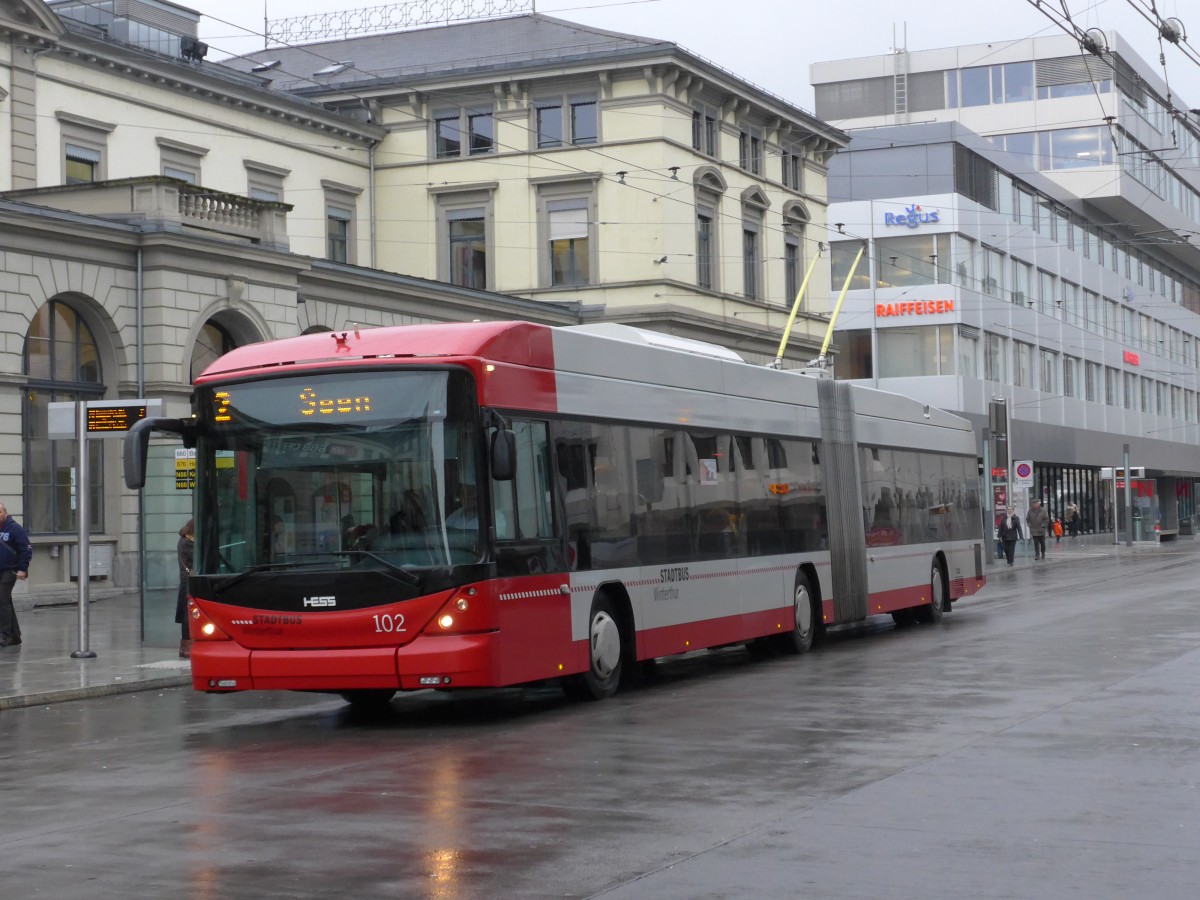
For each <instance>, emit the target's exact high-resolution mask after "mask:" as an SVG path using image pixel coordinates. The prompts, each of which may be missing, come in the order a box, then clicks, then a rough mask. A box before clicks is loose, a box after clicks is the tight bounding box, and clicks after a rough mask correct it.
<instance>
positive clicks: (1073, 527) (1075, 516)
mask: <svg viewBox="0 0 1200 900" xmlns="http://www.w3.org/2000/svg"><path fill="white" fill-rule="evenodd" d="M1079 525H1080V521H1079V507H1078V506H1076V505H1075V504H1074V503H1068V504H1067V534H1069V535H1070V536H1071V537H1075V536H1077V535H1078V534H1079Z"/></svg>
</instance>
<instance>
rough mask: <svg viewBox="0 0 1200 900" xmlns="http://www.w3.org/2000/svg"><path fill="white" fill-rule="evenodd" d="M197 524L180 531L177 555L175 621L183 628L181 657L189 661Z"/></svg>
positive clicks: (192, 522) (186, 526)
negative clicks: (190, 595)
mask: <svg viewBox="0 0 1200 900" xmlns="http://www.w3.org/2000/svg"><path fill="white" fill-rule="evenodd" d="M195 541H196V523H195V521H194V520H192V519H188V520H187V524H186V525H184V526H183V527H182V528H180V529H179V543H178V544H176V545H175V553H176V556H178V558H179V596H178V597H176V599H175V621H176V622H177V623H178V624H179V625H180V626H182V627H181V629H180V635H179V657H180V659H188V658H189V657H191V655H192V637H191V633H190V632H189V631H188V619H187V600H188V577H189V576H190V575H191V574H192V564H193V561H194V560H195V556H196V544H195Z"/></svg>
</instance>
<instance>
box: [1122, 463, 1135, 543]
mask: <svg viewBox="0 0 1200 900" xmlns="http://www.w3.org/2000/svg"><path fill="white" fill-rule="evenodd" d="M1121 452H1122V454H1123V456H1124V462H1123V463H1122V465H1124V466H1125V546H1126V547H1132V546H1133V484H1132V482H1133V477H1132V476H1133V472H1131V471H1130V469H1129V445H1128V444H1122V445H1121Z"/></svg>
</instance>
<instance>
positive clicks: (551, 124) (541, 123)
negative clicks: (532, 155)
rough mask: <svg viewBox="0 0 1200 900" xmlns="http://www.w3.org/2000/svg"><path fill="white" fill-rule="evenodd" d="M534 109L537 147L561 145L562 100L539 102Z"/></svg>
mask: <svg viewBox="0 0 1200 900" xmlns="http://www.w3.org/2000/svg"><path fill="white" fill-rule="evenodd" d="M535 110H536V115H537V145H538V147H561V146H562V144H563V110H562V102H561V101H555V102H553V103H539V104H538V105H537V106H536V107H535Z"/></svg>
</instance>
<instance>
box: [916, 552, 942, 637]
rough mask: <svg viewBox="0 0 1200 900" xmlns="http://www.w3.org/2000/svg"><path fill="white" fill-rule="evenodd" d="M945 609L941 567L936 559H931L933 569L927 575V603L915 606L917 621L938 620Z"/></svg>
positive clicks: (940, 619)
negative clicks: (926, 604)
mask: <svg viewBox="0 0 1200 900" xmlns="http://www.w3.org/2000/svg"><path fill="white" fill-rule="evenodd" d="M945 611H946V579H945V578H943V577H942V567H941V566H940V565H938V561H937V560H936V559H935V560H934V561H933V570H932V572H931V573H930V575H929V605H928V606H918V607H917V610H916V612H917V621H918V622H940V621H942V613H944V612H945Z"/></svg>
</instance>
